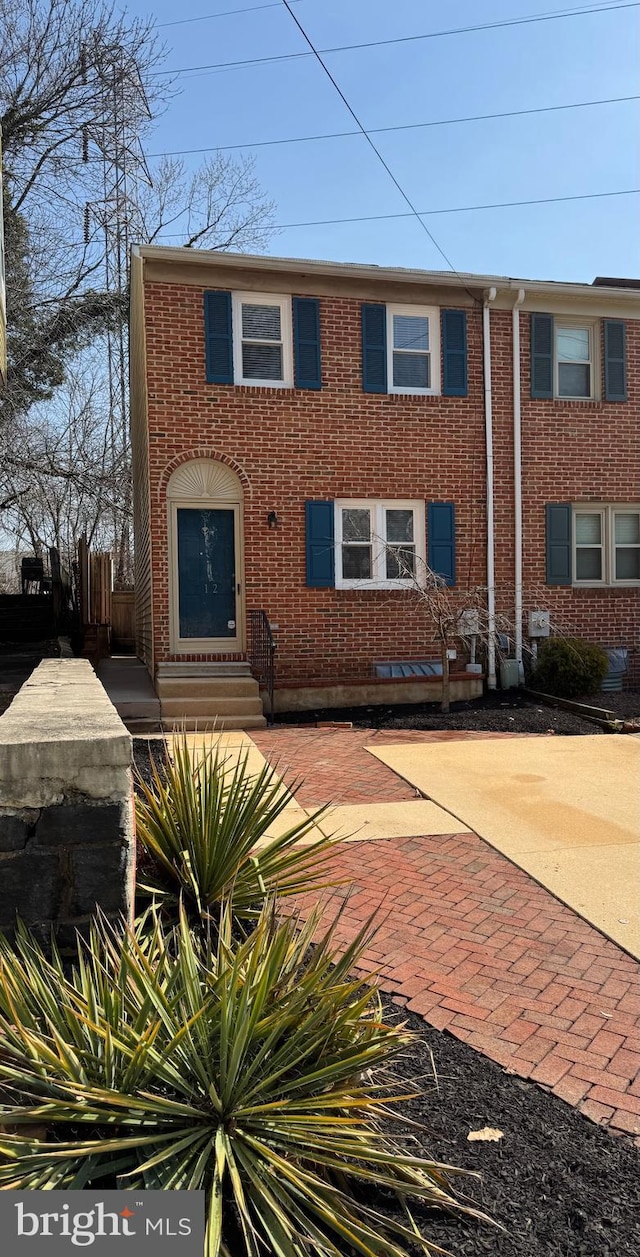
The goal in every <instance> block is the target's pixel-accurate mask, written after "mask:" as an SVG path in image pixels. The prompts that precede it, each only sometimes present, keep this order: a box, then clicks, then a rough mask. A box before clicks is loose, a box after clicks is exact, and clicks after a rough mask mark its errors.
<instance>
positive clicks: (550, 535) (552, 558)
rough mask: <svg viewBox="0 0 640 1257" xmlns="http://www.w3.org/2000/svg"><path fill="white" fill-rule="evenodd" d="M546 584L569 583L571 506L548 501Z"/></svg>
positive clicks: (546, 508)
mask: <svg viewBox="0 0 640 1257" xmlns="http://www.w3.org/2000/svg"><path fill="white" fill-rule="evenodd" d="M545 510H546V516H547V585H570V584H571V506H570V505H568V504H567V503H565V502H562V503H558V502H548V503H547V505H546V507H545Z"/></svg>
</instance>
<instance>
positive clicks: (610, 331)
mask: <svg viewBox="0 0 640 1257" xmlns="http://www.w3.org/2000/svg"><path fill="white" fill-rule="evenodd" d="M601 344H602V345H603V346H604V363H603V361H602V358H603V355H602V349H601ZM603 366H604V371H603V369H602V368H603ZM603 385H604V387H603ZM531 396H532V397H538V398H549V399H553V398H557V399H558V400H562V401H565V400H566V401H572V400H573V401H599V400H601V399H602V400H604V401H607V402H625V401H626V400H627V368H626V328H625V324H624V322H623V321H622V320H621V319H605V320H604V322H601V320H599V319H595V320H594V319H587V318H577V317H576V318H575V319H574V318H563V317H561V316H560V315H557V316H556V317H554V316H553V315H552V314H532V315H531Z"/></svg>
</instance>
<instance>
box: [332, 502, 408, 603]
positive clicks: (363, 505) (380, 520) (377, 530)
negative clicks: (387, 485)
mask: <svg viewBox="0 0 640 1257" xmlns="http://www.w3.org/2000/svg"><path fill="white" fill-rule="evenodd" d="M345 507H346V508H350V509H357V510H368V511H370V512H371V515H372V521H371V545H372V560H373V564H372V565H373V573H374V576H373V579H372V580H349V579H345V578H344V577H343V575H342V544H343V539H342V511H343V509H344V508H345ZM387 510H397V511H413V539H414V545H415V551H416V579H415V580H413V579H411V578H410V577H407V578H406V579H404V580H388V579H387V578H386V577H384V576H383V575H382V573H383V571H384V566H383V564H384V559H385V547H386V541H385V540H383V528H384V512H385V511H387ZM425 511H426V507H425V504H424V502H422V501H417V500H416V499H415V498H414V499H411V500H408V499H404V498H402V499H400V498H339V499H337V500H336V501H335V502H334V518H335V548H336V563H335V587H336V589H413V588H414V587H415V584H416V581H417V582H418V583H419V582H420V581H421V579H422V576H423V573H424V572H425V570H426V560H427V551H426V525H425ZM376 542H377V543H378V544H377V546H376Z"/></svg>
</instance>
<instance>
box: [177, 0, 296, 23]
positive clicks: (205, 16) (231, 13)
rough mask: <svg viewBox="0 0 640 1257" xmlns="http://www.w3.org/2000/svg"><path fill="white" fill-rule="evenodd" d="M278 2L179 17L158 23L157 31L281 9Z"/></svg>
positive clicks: (276, 0)
mask: <svg viewBox="0 0 640 1257" xmlns="http://www.w3.org/2000/svg"><path fill="white" fill-rule="evenodd" d="M293 3H294V4H300V3H301V0H293ZM281 8H282V5H281V3H280V0H270V2H269V4H252V5H251V6H250V8H248V9H220V10H219V12H217V13H202V14H201V16H200V17H181V18H177V19H176V21H175V22H158V23H157V24H156V29H157V30H162V29H164V27H165V26H189V25H190V24H191V23H192V22H209V21H211V20H212V19H213V18H216V17H235V16H236V14H239V13H257V12H258V10H259V9H281Z"/></svg>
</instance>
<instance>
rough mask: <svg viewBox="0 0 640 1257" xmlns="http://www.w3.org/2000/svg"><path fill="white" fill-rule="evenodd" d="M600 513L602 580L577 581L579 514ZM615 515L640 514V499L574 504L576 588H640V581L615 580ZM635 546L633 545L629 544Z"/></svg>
mask: <svg viewBox="0 0 640 1257" xmlns="http://www.w3.org/2000/svg"><path fill="white" fill-rule="evenodd" d="M578 515H600V516H601V518H602V580H578V578H577V576H576V549H577V545H576V526H575V524H576V516H578ZM616 515H640V503H638V502H627V503H624V502H611V503H609V504H605V505H603V504H602V503H600V502H594V503H593V504H591V503H589V502H576V503H575V504H574V505H573V507H572V524H573V528H572V543H571V549H572V556H571V560H572V584H573V586H574V587H575V588H576V589H625V588H627V589H637V588H638V587H639V586H640V580H616V575H615V571H616V540H615V517H616ZM630 548H633V547H630Z"/></svg>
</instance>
